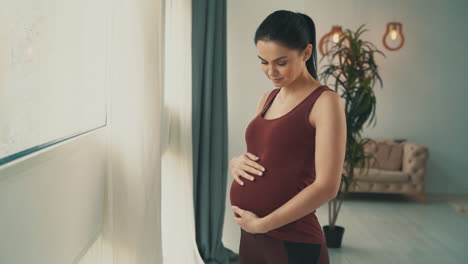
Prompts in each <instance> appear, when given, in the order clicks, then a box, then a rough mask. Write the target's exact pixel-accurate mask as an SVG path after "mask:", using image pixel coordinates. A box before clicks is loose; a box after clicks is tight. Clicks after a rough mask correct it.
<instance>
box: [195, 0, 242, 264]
mask: <svg viewBox="0 0 468 264" xmlns="http://www.w3.org/2000/svg"><path fill="white" fill-rule="evenodd" d="M226 68H227V65H226V0H192V80H193V81H192V122H193V123H192V128H193V131H192V136H193V177H194V181H193V195H194V199H193V200H194V210H195V227H196V240H197V245H198V250H199V252H200V255H201V257H202V258H203V260H204V261H205V263H223V264H230V263H238V255H237V254H236V253H234V252H232V251H231V250H229V249H227V248H225V247H224V245H223V243H222V241H221V237H222V232H223V223H224V211H225V202H226V199H225V198H226V189H227V175H228V174H227V173H228V151H227V150H228V148H227V147H228V138H227V136H228V131H227V121H228V120H227V80H226Z"/></svg>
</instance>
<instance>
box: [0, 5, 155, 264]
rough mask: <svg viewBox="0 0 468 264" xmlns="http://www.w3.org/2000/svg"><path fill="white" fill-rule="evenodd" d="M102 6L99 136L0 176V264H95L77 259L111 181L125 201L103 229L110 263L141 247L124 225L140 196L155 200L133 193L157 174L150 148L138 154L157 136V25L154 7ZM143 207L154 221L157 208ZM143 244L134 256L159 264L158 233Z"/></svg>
mask: <svg viewBox="0 0 468 264" xmlns="http://www.w3.org/2000/svg"><path fill="white" fill-rule="evenodd" d="M112 4H113V6H110V7H109V8H112V9H113V27H112V44H111V46H112V47H111V49H110V50H109V52H110V53H111V62H112V66H111V69H110V71H111V72H110V76H111V90H110V93H109V95H110V97H109V110H110V111H109V119H108V121H109V126H108V127H107V128H103V129H100V130H97V131H95V132H94V133H92V134H87V135H84V136H81V137H78V138H76V139H74V140H73V141H67V142H64V143H63V144H61V145H59V146H56V147H55V148H53V149H47V150H46V151H45V152H44V153H41V154H39V155H37V156H35V157H32V158H29V159H27V160H25V161H23V162H21V163H18V164H16V165H14V166H10V167H8V168H6V169H4V170H1V171H0V263H38V264H42V263H44V264H54V263H57V264H64V263H74V262H75V261H78V260H79V258H80V257H81V256H82V255H83V254H86V252H88V254H87V255H85V257H84V258H83V259H82V263H93V264H94V263H99V259H100V258H101V257H102V254H101V253H103V252H102V251H101V248H100V247H99V243H94V244H93V246H92V247H91V248H90V249H89V251H87V250H88V247H90V246H91V245H92V243H93V241H94V240H95V238H96V236H97V235H98V233H99V231H100V229H101V227H102V225H101V224H102V221H103V220H105V219H104V213H105V205H104V202H105V196H106V192H105V187H106V186H105V185H106V181H105V180H106V175H107V174H108V173H111V172H112V180H113V181H114V183H115V186H120V187H121V188H122V189H120V191H121V192H124V193H125V194H126V195H122V196H119V200H117V201H115V204H114V206H113V210H114V212H111V213H112V214H115V215H119V216H121V217H118V218H116V221H115V222H113V224H114V226H115V227H116V232H114V235H113V239H114V240H115V241H117V242H118V243H117V244H116V248H118V249H119V251H116V252H113V253H112V254H111V256H112V257H113V258H114V260H115V262H114V263H133V262H132V258H133V257H134V256H135V251H132V250H135V248H137V246H136V245H138V243H140V242H141V241H139V239H140V238H141V237H139V236H141V232H135V230H136V229H138V228H141V226H138V225H137V224H135V223H133V222H132V219H133V218H134V217H141V216H142V214H143V213H145V212H144V211H142V210H141V209H142V208H141V207H138V206H137V205H138V204H139V201H140V200H138V199H141V198H142V197H141V196H142V195H144V194H146V193H145V191H148V190H147V189H146V188H149V187H152V188H153V187H155V188H154V190H155V191H157V192H159V190H160V188H159V187H160V179H159V178H157V179H155V181H154V183H155V184H156V186H142V185H141V183H142V182H145V181H142V178H143V177H154V175H151V173H153V172H154V171H158V170H159V163H158V160H154V161H153V160H151V159H152V158H153V156H150V155H148V153H153V152H152V151H153V150H154V149H148V148H153V147H154V146H152V145H150V146H148V145H145V143H146V142H148V140H149V139H151V137H154V136H157V134H158V133H159V132H158V131H159V127H157V124H159V121H160V120H158V119H155V115H156V113H158V112H157V109H158V108H159V107H160V106H161V101H160V100H161V98H162V96H161V95H160V94H158V93H159V90H157V89H156V88H155V87H156V85H157V82H158V81H159V78H160V77H161V76H158V72H159V70H160V69H159V68H158V67H159V66H158V64H157V62H158V60H157V59H156V56H157V54H158V52H159V50H158V48H160V47H159V46H158V45H157V43H158V41H159V40H158V39H157V36H156V35H157V34H156V32H157V30H156V27H157V21H158V19H159V16H158V14H157V12H156V10H158V8H157V7H156V5H157V1H150V0H139V1H131V0H119V1H117V2H112ZM64 70H66V68H64ZM108 165H109V167H107V166H108ZM108 168H110V169H111V170H110V169H109V170H108ZM156 197H157V195H156ZM153 205H154V207H153V206H152V208H155V209H156V210H157V212H152V213H154V214H156V216H155V217H154V218H155V219H159V218H160V217H159V214H160V211H159V208H160V205H159V204H153ZM151 225H152V226H155V227H159V226H160V223H158V222H157V220H156V221H155V223H154V224H153V223H151ZM149 232H151V233H149ZM148 234H149V235H151V236H153V237H154V240H155V242H154V243H151V244H148V245H139V246H140V247H138V248H140V249H141V250H147V251H149V250H148V249H150V250H151V251H152V254H151V256H147V257H149V258H150V259H153V260H154V259H156V260H157V261H159V262H162V261H161V260H162V254H161V247H162V245H161V241H160V236H159V235H158V234H160V230H158V229H157V230H148ZM126 249H128V250H129V251H128V252H126V251H125V250H126ZM133 260H135V259H134V258H133ZM140 261H141V263H145V261H144V260H141V259H140Z"/></svg>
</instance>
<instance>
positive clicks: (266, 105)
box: [260, 88, 280, 116]
mask: <svg viewBox="0 0 468 264" xmlns="http://www.w3.org/2000/svg"><path fill="white" fill-rule="evenodd" d="M279 91H280V88H276V89H273V90H272V91H271V92H270V93H269V94H268V97H267V99H266V100H265V103H264V104H263V109H262V111H261V112H260V116H263V114H264V113H265V111H266V110H268V108H270V105H271V103H272V102H273V98H274V97H275V96H276V95H277V94H278V93H279Z"/></svg>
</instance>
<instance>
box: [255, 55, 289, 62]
mask: <svg viewBox="0 0 468 264" xmlns="http://www.w3.org/2000/svg"><path fill="white" fill-rule="evenodd" d="M257 57H258V58H259V59H262V60H264V61H266V60H265V59H264V58H262V57H260V56H259V55H257ZM287 57H288V56H281V57H279V58H276V59H274V60H273V61H277V60H281V59H284V58H287Z"/></svg>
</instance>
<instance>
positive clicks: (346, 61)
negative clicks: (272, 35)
mask: <svg viewBox="0 0 468 264" xmlns="http://www.w3.org/2000/svg"><path fill="white" fill-rule="evenodd" d="M364 27H365V25H361V26H360V27H359V28H358V29H357V30H356V31H351V30H350V29H346V30H345V31H344V32H342V33H340V38H339V40H338V41H337V43H334V44H333V45H332V47H331V48H330V49H329V51H327V52H326V53H325V54H324V56H323V57H322V58H321V59H320V62H321V61H322V60H324V59H325V58H327V59H328V64H326V65H324V66H323V67H322V70H321V73H320V78H321V79H322V81H323V82H324V83H325V84H327V82H328V81H329V80H330V79H331V80H332V84H331V85H329V87H333V88H334V90H335V91H336V92H337V93H339V94H340V96H341V98H343V99H344V102H345V111H346V122H347V142H346V155H345V162H344V168H343V175H342V177H341V183H340V188H339V192H338V195H337V196H336V197H335V198H334V199H332V200H330V201H329V202H328V218H329V225H326V226H324V227H323V230H324V233H325V238H326V240H327V246H328V247H334V248H339V247H341V241H342V237H343V233H344V227H342V226H338V225H336V224H335V223H336V220H337V218H338V213H339V211H340V208H341V204H342V202H343V198H344V196H345V194H346V193H347V192H348V190H349V187H350V186H351V184H352V183H353V177H354V168H358V167H359V168H363V169H364V170H365V173H367V171H368V167H369V161H370V159H372V158H373V157H371V156H369V155H368V154H366V153H365V152H364V146H365V144H367V143H369V142H370V141H373V140H371V139H369V138H366V139H363V138H361V131H362V128H363V125H364V123H366V122H367V121H369V124H370V123H371V122H372V121H373V120H374V117H375V108H376V98H375V95H374V92H373V87H374V85H375V83H376V80H378V81H379V82H380V86H381V87H383V85H382V79H381V78H380V75H379V73H378V71H377V65H376V63H375V57H374V55H375V54H376V53H378V54H381V55H383V56H384V57H385V54H384V53H382V52H381V51H380V50H378V49H377V48H376V47H375V45H374V44H372V43H371V42H369V41H365V40H363V39H362V38H361V35H362V33H364V32H366V31H367V30H366V29H365V28H364ZM374 126H375V122H374Z"/></svg>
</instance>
